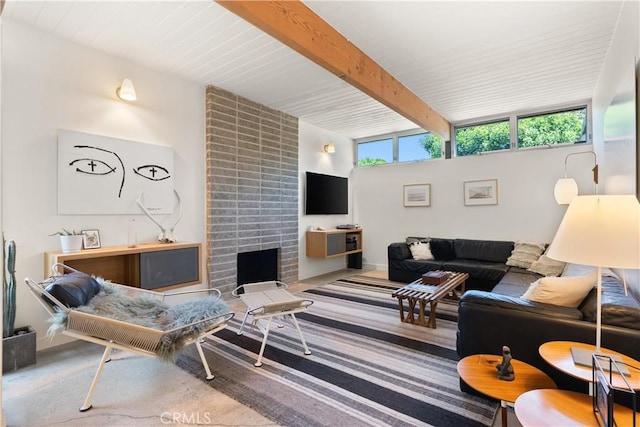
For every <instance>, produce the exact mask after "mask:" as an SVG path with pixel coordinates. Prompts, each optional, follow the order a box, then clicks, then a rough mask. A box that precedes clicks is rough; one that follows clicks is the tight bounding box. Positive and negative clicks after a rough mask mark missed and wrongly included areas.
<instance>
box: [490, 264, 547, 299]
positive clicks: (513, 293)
mask: <svg viewBox="0 0 640 427" xmlns="http://www.w3.org/2000/svg"><path fill="white" fill-rule="evenodd" d="M540 277H542V276H540V275H539V274H534V273H530V272H528V271H527V270H524V269H522V268H518V267H511V268H510V269H509V271H508V272H507V274H505V275H504V277H503V278H502V280H500V282H499V283H498V284H497V285H496V286H495V287H494V288H493V289H492V290H491V292H493V293H496V294H500V295H507V296H510V297H516V298H519V297H521V296H522V295H523V294H524V293H525V292H526V291H527V289H529V286H530V285H531V283H533V282H535V281H536V280H538V279H539V278H540Z"/></svg>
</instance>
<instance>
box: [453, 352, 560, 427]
mask: <svg viewBox="0 0 640 427" xmlns="http://www.w3.org/2000/svg"><path fill="white" fill-rule="evenodd" d="M501 362H502V356H498V355H493V354H474V355H471V356H467V357H465V358H464V359H462V360H460V361H459V362H458V374H459V375H460V378H462V380H463V381H464V382H465V383H467V384H468V385H469V387H471V388H473V389H475V390H477V391H479V392H480V393H482V394H485V395H487V396H489V397H492V398H494V399H498V400H499V401H500V406H501V410H502V425H503V427H505V426H506V425H507V403H514V402H515V401H516V399H517V398H518V396H520V395H521V394H523V393H525V392H527V391H530V390H535V389H540V388H556V384H555V383H554V382H553V380H552V379H551V378H549V377H548V376H547V374H545V373H544V372H542V371H541V370H539V369H537V368H535V367H533V366H531V365H529V364H528V363H525V362H521V361H519V360H516V359H511V365H512V366H513V371H514V372H515V374H516V377H515V379H514V380H513V381H503V380H500V379H498V376H497V374H498V371H497V369H496V366H497V365H499V364H500V363H501Z"/></svg>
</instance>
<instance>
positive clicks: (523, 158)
mask: <svg viewBox="0 0 640 427" xmlns="http://www.w3.org/2000/svg"><path fill="white" fill-rule="evenodd" d="M590 149H591V146H580V147H563V148H553V149H538V150H529V151H523V152H517V153H513V152H508V153H493V154H488V155H481V156H471V157H461V158H453V159H448V160H444V159H438V160H431V161H426V162H421V163H409V164H400V165H385V166H373V167H367V168H358V169H356V171H355V173H354V177H355V180H354V186H355V188H356V190H355V200H356V205H357V208H356V212H357V213H358V222H359V223H360V224H361V225H362V226H363V228H364V230H365V232H366V239H365V242H366V244H365V247H364V263H366V264H370V265H372V266H375V267H377V268H380V269H384V268H387V246H388V245H389V243H392V242H400V241H403V240H404V239H405V237H407V236H432V237H445V238H469V239H486V240H509V241H516V240H526V241H537V242H547V243H550V242H551V240H552V238H553V236H554V235H555V231H556V229H557V227H558V225H559V224H560V220H561V219H562V216H563V214H564V211H565V209H566V206H560V205H558V204H556V202H555V199H554V197H553V187H554V185H555V182H556V180H557V179H558V178H561V177H562V176H563V170H564V158H565V156H566V155H567V154H569V153H573V152H581V151H589V150H590ZM592 163H593V158H592V157H591V156H586V155H585V156H573V157H572V158H571V162H570V164H569V165H570V170H569V175H570V176H571V177H574V178H575V179H576V180H577V181H578V186H579V189H580V193H581V194H582V193H592V192H593V185H592V183H591V173H590V169H591V166H590V165H592ZM493 178H495V179H497V180H498V204H497V205H486V206H465V205H464V199H463V183H464V182H465V181H474V180H485V179H493ZM421 183H425V184H431V206H430V207H404V206H403V199H402V197H403V196H402V194H403V185H405V184H421Z"/></svg>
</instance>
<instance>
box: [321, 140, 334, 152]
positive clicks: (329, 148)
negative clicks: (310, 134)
mask: <svg viewBox="0 0 640 427" xmlns="http://www.w3.org/2000/svg"><path fill="white" fill-rule="evenodd" d="M322 149H323V150H324V152H325V153H329V154H331V153H335V152H336V146H335V145H333V142H330V143H328V144H325V146H324V147H322Z"/></svg>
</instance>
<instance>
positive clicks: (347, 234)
mask: <svg viewBox="0 0 640 427" xmlns="http://www.w3.org/2000/svg"><path fill="white" fill-rule="evenodd" d="M306 238H307V256H308V257H310V258H335V257H339V256H345V255H346V256H347V267H349V268H358V269H361V268H362V229H361V228H349V229H340V228H334V229H329V230H310V231H307V234H306Z"/></svg>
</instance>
